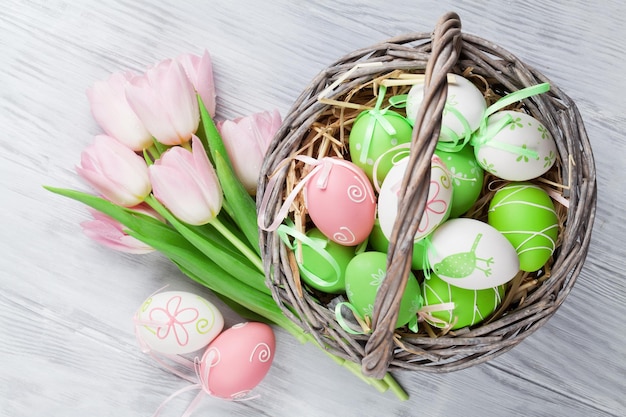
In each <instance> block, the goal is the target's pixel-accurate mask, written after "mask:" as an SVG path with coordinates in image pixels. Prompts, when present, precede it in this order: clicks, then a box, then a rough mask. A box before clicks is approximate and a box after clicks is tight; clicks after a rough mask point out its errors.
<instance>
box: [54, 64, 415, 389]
mask: <svg viewBox="0 0 626 417" xmlns="http://www.w3.org/2000/svg"><path fill="white" fill-rule="evenodd" d="M87 96H88V99H89V102H90V105H91V111H92V114H93V116H94V119H95V120H96V121H97V122H98V124H99V125H100V126H101V128H102V129H103V130H104V132H105V133H104V134H101V135H98V136H96V137H95V139H94V141H93V143H92V144H91V145H90V146H89V147H87V148H86V149H85V150H84V151H83V152H82V154H81V161H80V165H78V166H77V168H76V169H77V172H78V174H79V175H80V176H81V177H82V178H83V179H84V180H85V181H86V182H87V183H88V184H89V185H90V186H91V187H92V188H93V189H94V190H95V191H96V192H97V195H93V194H88V193H83V192H79V191H75V190H69V189H64V188H55V187H46V188H47V189H48V190H50V191H52V192H54V193H57V194H60V195H63V196H66V197H69V198H72V199H74V200H77V201H79V202H81V203H84V204H86V205H87V206H89V207H90V211H91V213H92V215H93V218H94V220H92V221H86V222H84V223H82V227H83V229H84V231H85V233H86V234H87V236H89V237H91V238H93V239H94V240H96V241H98V242H100V243H102V244H104V245H105V246H107V247H110V248H112V249H115V250H119V251H124V252H128V253H134V254H141V253H146V252H151V251H154V250H156V251H159V252H160V253H162V254H163V255H164V256H166V257H167V258H169V259H170V260H171V261H172V262H173V263H174V264H175V265H176V266H177V267H178V268H179V269H180V270H181V271H182V272H183V273H184V274H185V275H187V276H188V277H189V278H191V279H193V280H195V281H197V282H198V283H200V284H202V285H204V286H206V287H207V288H209V289H210V290H212V291H213V292H214V293H215V294H216V295H217V296H218V297H220V298H221V299H222V300H223V301H224V302H225V303H226V304H227V305H229V306H230V307H231V308H233V310H234V311H236V312H237V313H239V314H240V315H242V316H243V317H245V318H247V319H250V320H258V321H266V322H271V323H274V324H276V325H278V326H280V327H282V328H283V329H285V330H287V331H288V332H289V333H291V334H292V335H293V336H295V337H296V338H297V339H298V340H300V341H301V342H303V343H304V342H311V343H314V344H316V345H318V342H317V341H316V340H315V338H314V337H313V336H311V335H310V334H308V333H305V332H304V331H303V330H302V329H301V328H300V327H298V326H297V325H296V324H295V323H293V322H292V321H291V320H290V319H289V318H287V317H286V316H285V315H284V314H283V312H282V311H281V310H280V308H279V307H278V305H277V304H276V303H275V302H274V299H273V298H272V294H271V291H270V290H269V288H268V287H267V286H266V284H265V280H266V276H265V271H264V268H263V263H262V260H261V257H260V252H261V251H260V247H259V235H258V228H257V213H256V203H255V200H254V195H255V192H256V187H257V179H258V175H259V171H260V167H261V164H262V162H263V156H264V153H265V151H266V149H267V147H268V145H269V141H270V140H271V138H272V136H273V135H274V133H275V132H276V131H277V130H278V127H279V125H280V123H281V119H280V115H279V114H278V112H277V111H273V112H267V111H266V112H261V113H258V114H254V115H252V116H248V117H242V118H239V119H236V120H233V121H224V122H221V123H215V122H214V117H215V109H216V100H215V97H216V92H215V86H214V82H213V69H212V64H211V59H210V56H209V54H208V53H207V52H205V53H204V54H203V55H202V56H195V55H191V54H186V55H182V56H179V57H177V58H176V59H168V60H164V61H162V62H160V63H158V64H157V65H155V66H153V67H151V68H149V69H148V70H147V71H146V72H145V73H143V74H133V73H131V72H125V73H121V72H120V73H115V74H112V75H111V76H110V77H109V78H108V79H107V80H106V81H100V82H96V83H95V84H94V86H93V87H92V88H91V89H90V90H88V92H87ZM318 346H319V345H318ZM319 347H320V348H321V349H322V350H324V346H319ZM324 351H325V350H324ZM325 352H326V353H327V354H328V355H329V356H330V357H331V358H332V359H333V360H335V361H336V362H337V363H339V364H340V365H342V366H344V367H345V368H347V369H349V370H350V371H351V372H353V373H354V374H355V375H357V376H359V377H360V378H361V379H363V380H364V381H365V382H367V383H369V384H372V385H374V386H375V387H376V388H377V389H378V390H379V391H381V392H383V391H385V390H387V389H391V390H392V391H393V392H394V393H396V395H397V396H398V397H399V398H401V399H406V398H407V394H406V393H405V392H404V391H403V390H402V388H401V387H400V386H399V385H398V384H397V382H396V381H395V380H394V379H393V377H392V376H391V375H390V374H387V376H386V377H385V378H384V379H382V380H378V379H372V378H368V377H365V376H363V375H362V374H361V370H360V366H359V365H357V364H355V363H353V362H350V361H346V360H344V359H343V358H340V357H337V356H334V355H332V354H330V353H329V352H327V351H325Z"/></svg>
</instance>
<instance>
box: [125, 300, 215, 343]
mask: <svg viewBox="0 0 626 417" xmlns="http://www.w3.org/2000/svg"><path fill="white" fill-rule="evenodd" d="M135 325H136V326H137V337H138V339H139V340H140V341H141V343H145V345H146V347H147V348H149V349H150V350H153V351H155V352H160V353H164V354H184V353H190V352H193V351H196V350H198V349H202V348H204V347H206V346H207V345H208V344H209V343H210V342H211V341H212V340H213V339H215V337H216V336H217V335H218V334H219V333H220V332H221V331H222V328H223V327H224V318H223V317H222V314H221V313H220V312H219V310H218V309H217V308H216V307H215V306H214V305H213V304H212V303H211V302H209V301H208V300H206V299H204V298H202V297H200V296H198V295H196V294H192V293H189V292H184V291H165V292H161V293H157V294H154V295H153V296H151V297H150V298H148V299H147V300H146V301H144V303H143V304H142V305H141V307H140V308H139V311H137V313H136V314H135Z"/></svg>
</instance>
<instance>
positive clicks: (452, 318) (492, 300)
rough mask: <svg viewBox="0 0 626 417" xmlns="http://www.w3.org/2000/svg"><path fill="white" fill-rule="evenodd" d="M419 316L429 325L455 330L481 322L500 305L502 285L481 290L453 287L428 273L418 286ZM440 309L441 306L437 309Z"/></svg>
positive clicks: (502, 293)
mask: <svg viewBox="0 0 626 417" xmlns="http://www.w3.org/2000/svg"><path fill="white" fill-rule="evenodd" d="M422 294H423V297H424V307H422V311H423V312H424V314H423V317H424V318H425V320H426V321H427V322H428V323H429V324H431V325H432V326H435V327H439V328H444V327H447V326H450V329H452V330H456V329H461V328H463V327H467V326H474V325H476V324H479V323H481V322H482V321H483V320H485V319H486V318H487V317H489V315H490V314H492V313H493V312H494V311H495V310H496V308H498V306H499V305H500V303H502V298H503V297H504V285H499V286H497V287H495V288H485V289H482V290H468V289H464V288H459V287H455V286H454V285H451V284H449V283H448V282H446V281H444V280H442V279H441V278H439V277H438V276H437V274H434V273H431V274H430V276H429V278H428V279H426V280H424V283H423V284H422ZM440 306H441V307H440Z"/></svg>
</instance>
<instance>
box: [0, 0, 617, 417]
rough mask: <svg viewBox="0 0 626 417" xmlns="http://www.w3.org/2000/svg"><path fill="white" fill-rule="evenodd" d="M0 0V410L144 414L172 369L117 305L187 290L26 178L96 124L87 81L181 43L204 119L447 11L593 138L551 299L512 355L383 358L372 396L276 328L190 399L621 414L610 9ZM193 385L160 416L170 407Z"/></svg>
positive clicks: (338, 408) (256, 104)
mask: <svg viewBox="0 0 626 417" xmlns="http://www.w3.org/2000/svg"><path fill="white" fill-rule="evenodd" d="M492 3H494V2H482V1H451V0H444V1H438V2H430V1H409V0H399V1H395V2H392V3H390V2H375V1H373V0H372V1H347V0H334V1H329V0H312V1H301V0H300V1H288V0H277V1H271V2H269V1H254V0H246V1H237V2H203V1H186V2H177V1H166V0H154V1H150V2H136V1H133V0H100V1H95V0H84V1H79V2H70V1H65V0H32V1H31V0H5V1H3V4H2V8H0V60H1V62H2V71H1V72H0V127H2V130H1V132H2V134H1V135H0V143H1V144H2V148H1V149H2V152H0V190H1V192H2V197H0V201H1V204H2V206H1V207H2V209H3V212H4V213H3V215H2V216H1V217H0V230H1V233H2V239H0V253H2V257H0V416H3V417H4V416H7V417H9V416H10V417H26V416H28V417H39V416H64V417H72V416H87V415H89V416H92V417H101V416H118V417H119V416H150V415H152V413H153V412H154V410H155V409H156V408H157V407H158V406H159V404H160V403H161V402H162V401H163V400H164V399H165V398H167V396H169V395H170V394H171V393H173V392H174V391H176V390H177V389H179V388H182V387H184V386H185V384H186V383H185V382H184V381H182V380H180V379H178V378H177V377H174V376H172V375H170V374H168V373H167V372H165V371H163V370H161V369H160V368H159V367H158V366H156V365H155V364H154V363H153V362H151V361H150V360H148V358H146V357H145V356H144V355H142V354H141V353H140V352H139V350H138V348H137V345H136V343H135V339H134V335H133V329H132V324H131V321H130V318H131V317H132V315H133V313H134V310H135V309H136V308H137V307H138V306H139V305H140V304H141V302H142V301H143V299H144V298H145V297H146V296H147V295H149V294H151V293H152V292H153V291H155V290H156V289H158V288H161V287H162V286H163V285H166V284H169V285H170V287H171V288H172V289H182V290H188V291H194V292H197V293H199V294H203V295H204V296H206V297H207V298H209V299H211V300H212V301H215V302H216V304H217V305H219V306H221V307H222V310H223V311H224V312H225V313H226V321H227V324H228V325H231V324H234V323H236V322H237V321H238V320H239V318H238V317H237V316H236V315H235V314H234V313H232V312H230V311H229V310H228V309H226V308H225V307H224V306H223V304H221V303H220V302H219V301H216V299H215V297H214V296H212V295H211V294H210V293H209V292H208V291H207V290H205V289H204V288H201V287H199V286H197V285H196V284H194V283H192V282H190V281H189V280H188V279H186V278H185V277H184V276H183V275H182V274H180V273H179V272H178V271H177V270H176V268H175V267H173V266H172V265H170V264H169V263H168V262H167V261H166V260H165V259H163V257H161V256H160V255H159V254H149V255H142V256H130V255H123V254H119V253H114V252H111V251H108V250H106V249H104V248H102V247H100V246H98V245H97V244H95V243H93V242H91V241H90V240H88V239H87V238H86V237H85V236H84V235H83V234H82V233H81V231H80V227H79V225H78V224H79V223H80V222H81V221H83V220H86V219H87V218H88V215H87V212H86V210H85V209H84V207H82V206H80V205H79V204H77V203H73V202H71V201H69V200H65V199H62V198H60V197H56V196H54V195H51V194H49V193H47V192H45V191H44V190H43V189H42V185H43V184H49V185H55V186H67V187H72V188H77V189H83V190H87V187H86V186H85V185H84V184H83V183H82V182H81V181H80V180H79V179H78V177H77V176H76V174H75V173H74V166H75V165H76V164H77V162H78V159H79V155H80V151H81V150H82V148H83V147H85V146H86V145H87V144H88V143H90V141H91V138H92V137H93V135H95V134H97V133H99V132H100V129H99V127H98V126H97V125H96V123H95V122H94V121H93V119H92V117H91V115H90V113H89V107H88V103H87V100H86V96H85V90H86V89H87V88H88V87H89V86H91V84H93V82H95V81H96V80H99V79H103V78H105V77H106V76H107V75H108V74H109V73H110V72H112V71H117V70H123V69H131V70H135V71H142V70H143V69H144V68H145V67H147V66H148V65H151V64H153V63H155V62H157V61H159V60H161V59H164V58H167V57H172V56H176V55H178V54H179V53H183V52H194V53H200V52H202V51H203V50H204V49H205V48H206V49H208V50H209V51H210V53H211V55H212V57H213V62H214V71H215V77H216V83H217V88H218V93H219V98H218V116H219V117H220V118H234V117H237V116H240V115H245V114H250V113H252V112H256V111H260V110H264V109H271V108H278V109H279V111H280V112H281V113H282V114H283V115H284V114H286V112H287V111H288V109H289V107H290V105H291V103H292V102H293V101H294V99H295V97H296V96H297V95H298V94H299V93H300V91H301V90H302V89H303V88H304V87H305V86H306V85H307V84H308V82H309V81H310V79H311V78H312V77H314V76H315V75H316V74H317V73H318V72H319V71H320V70H322V69H323V68H324V67H325V66H327V65H328V64H330V63H331V62H332V61H333V60H334V59H335V58H337V57H339V56H342V55H344V54H345V53H347V52H349V51H352V50H354V49H357V48H361V47H364V46H367V45H370V44H373V43H376V42H379V41H381V40H383V39H386V38H388V37H391V36H394V35H399V34H402V33H405V32H410V31H419V32H423V31H430V30H431V29H432V26H433V25H434V23H435V22H436V20H437V18H438V17H439V16H440V15H441V14H442V13H443V12H445V11H447V10H454V11H456V12H458V13H459V15H460V16H461V19H462V23H463V30H464V31H465V32H467V33H473V34H476V35H478V36H481V37H483V38H486V39H490V40H492V41H494V42H495V43H498V44H499V45H501V46H502V47H504V48H506V49H508V50H509V51H511V52H513V53H514V54H515V55H517V56H518V57H520V58H521V59H523V60H524V61H525V62H527V63H528V64H530V65H532V66H534V67H536V68H538V69H539V70H540V71H541V72H543V73H544V74H545V75H547V76H548V77H549V78H550V79H552V81H553V82H554V83H556V84H558V85H559V87H560V88H561V89H563V90H564V91H565V92H566V93H567V94H569V95H570V96H571V97H572V98H573V99H574V100H575V101H576V102H577V103H578V107H579V109H580V111H581V113H582V116H583V119H584V120H585V124H586V128H587V130H588V133H589V136H590V138H591V141H592V146H593V149H594V155H595V159H596V164H597V170H598V171H597V174H598V188H599V195H598V211H597V219H596V223H595V227H594V232H593V241H592V245H591V248H590V252H589V256H588V258H587V262H586V264H585V267H584V268H583V270H582V273H581V275H580V276H579V278H578V281H577V283H576V285H575V287H574V289H573V290H572V292H571V294H570V295H569V297H568V299H567V300H566V302H565V303H564V305H563V306H562V307H561V308H560V309H559V311H558V312H557V313H556V314H555V316H554V317H552V318H551V319H550V320H549V321H548V323H547V324H546V325H545V326H544V327H542V328H541V329H540V330H539V331H537V332H536V333H534V334H533V335H532V336H530V337H529V338H528V339H526V340H525V341H524V342H522V343H521V344H520V345H519V346H517V347H516V348H514V349H513V350H511V351H510V352H508V353H506V354H504V355H502V356H500V357H498V358H497V359H495V360H493V361H490V362H488V363H487V364H484V365H480V366H476V367H473V368H470V369H467V370H464V371H459V372H455V373H451V374H445V375H430V374H415V373H398V374H396V376H397V379H398V380H399V381H400V382H401V383H402V384H403V386H404V387H405V388H406V389H407V390H408V391H409V393H410V394H411V399H410V400H409V401H407V402H402V403H401V402H398V401H397V400H396V399H395V397H394V396H393V395H392V394H390V393H386V394H378V393H377V392H376V391H375V390H373V389H372V388H370V387H368V386H365V385H364V384H362V383H361V382H360V381H358V380H356V378H354V377H353V376H352V375H349V374H348V373H347V372H346V371H345V370H343V369H340V368H339V367H338V366H336V365H334V363H332V362H330V361H329V360H328V358H326V357H325V355H324V354H323V353H322V352H320V351H318V350H317V349H316V348H314V347H313V346H310V345H305V346H303V345H300V344H298V343H297V342H296V341H294V340H293V339H292V338H291V337H290V336H289V335H288V334H286V333H285V332H283V331H281V330H277V331H276V333H277V338H278V351H277V356H276V359H275V362H274V365H273V367H272V369H271V371H270V373H269V375H268V377H267V378H266V379H265V380H264V381H263V383H262V384H261V385H260V386H259V387H258V388H257V390H255V391H256V393H258V394H260V395H261V396H260V398H258V399H255V400H254V401H247V402H239V403H233V402H225V401H218V400H214V399H211V398H207V399H206V400H205V401H204V402H203V403H202V404H201V406H200V407H199V409H198V410H197V414H195V415H215V416H226V415H228V416H272V417H281V416H294V415H301V416H326V415H341V416H361V415H372V416H383V415H384V416H414V415H425V416H455V415H467V416H502V415H529V416H530V415H532V416H543V415H545V416H548V415H549V416H622V415H626V401H625V400H624V396H623V393H624V392H626V347H625V346H626V327H625V325H624V320H623V316H624V315H625V314H626V295H625V294H626V285H625V283H624V282H625V281H624V270H625V269H626V249H624V244H623V236H625V235H626V214H624V207H626V191H625V188H624V186H623V183H622V182H623V175H622V174H621V173H620V171H621V168H620V166H621V164H623V161H624V160H625V158H626V141H624V132H625V131H626V116H625V113H624V109H626V99H625V96H624V94H623V91H624V88H625V87H626V81H624V76H623V68H624V67H625V64H626V59H625V57H624V53H623V47H622V43H623V39H625V38H626V29H625V24H626V6H624V3H623V2H621V1H620V0H607V1H603V2H602V3H601V6H599V5H598V4H595V3H592V2H583V1H580V0H575V1H572V2H560V1H558V0H544V1H538V0H528V1H525V2H508V1H507V2H499V3H497V4H492ZM192 396H193V394H191V393H189V394H188V395H184V396H181V397H180V398H178V399H176V400H174V401H172V402H171V403H170V404H169V405H168V407H167V409H166V410H165V411H164V413H163V414H162V415H164V416H165V415H167V416H178V415H181V414H182V412H183V410H184V409H185V407H186V406H187V404H188V402H189V401H190V400H191V398H192Z"/></svg>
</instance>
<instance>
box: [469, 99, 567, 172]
mask: <svg viewBox="0 0 626 417" xmlns="http://www.w3.org/2000/svg"><path fill="white" fill-rule="evenodd" d="M471 143H472V144H473V145H474V153H475V155H476V161H478V163H479V164H480V165H481V166H482V167H483V169H484V170H485V171H488V172H490V173H492V174H493V175H495V176H496V177H499V178H502V179H505V180H509V181H528V180H531V179H533V178H537V177H540V176H541V175H543V174H545V173H546V172H548V170H550V168H552V166H553V165H554V163H555V162H556V158H557V149H556V142H555V141H554V139H553V138H552V135H551V134H550V132H549V131H548V129H546V127H545V126H544V125H543V124H542V123H541V122H540V121H539V120H537V119H535V118H534V117H533V116H531V115H529V114H526V113H523V112H518V111H510V110H503V111H499V112H496V113H494V114H492V115H491V116H489V118H488V119H487V124H486V127H485V128H481V129H480V130H479V131H478V132H476V133H475V134H474V137H473V138H472V141H471Z"/></svg>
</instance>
